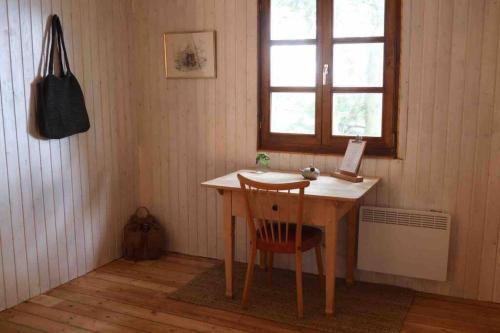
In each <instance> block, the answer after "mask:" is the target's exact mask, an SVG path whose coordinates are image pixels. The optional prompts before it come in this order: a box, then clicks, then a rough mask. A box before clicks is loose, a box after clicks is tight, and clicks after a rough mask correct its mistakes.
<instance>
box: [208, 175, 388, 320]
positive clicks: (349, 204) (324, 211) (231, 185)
mask: <svg viewBox="0 0 500 333" xmlns="http://www.w3.org/2000/svg"><path fill="white" fill-rule="evenodd" d="M238 173H241V174H242V175H244V176H246V177H248V178H251V179H255V180H257V181H260V182H267V183H280V182H281V183H283V182H291V181H297V180H302V179H303V178H302V176H301V175H300V174H298V173H286V172H274V171H273V172H266V173H256V172H255V171H252V170H240V171H238V172H234V173H230V174H228V175H225V176H222V177H219V178H216V179H213V180H209V181H206V182H204V183H203V184H202V185H203V186H207V187H210V188H215V189H217V190H218V192H219V194H221V195H222V196H223V197H224V255H225V269H226V296H228V297H232V296H233V260H234V223H235V220H236V219H235V216H240V217H245V216H246V210H245V202H244V197H243V193H242V191H241V188H240V184H239V181H238V178H237V177H236V175H237V174H238ZM378 181H379V178H374V177H365V179H364V181H363V182H362V183H351V182H348V181H344V180H340V179H337V178H333V177H330V176H321V177H319V178H318V179H317V180H315V181H311V185H310V186H309V187H307V188H306V191H305V197H304V224H310V225H316V226H322V227H324V228H325V251H324V252H325V260H326V282H325V283H326V292H325V294H326V295H325V297H326V300H325V312H326V313H327V314H333V311H334V299H335V257H336V249H337V229H338V222H339V221H340V219H341V218H342V217H344V215H346V214H348V228H347V230H348V236H347V261H346V266H347V269H346V279H347V282H348V283H352V282H353V279H354V265H355V250H356V248H355V246H356V223H357V212H358V203H359V200H360V199H361V198H362V197H363V196H364V195H365V194H366V193H367V192H368V191H369V190H370V189H371V188H372V187H373V186H374V185H375V184H376V183H377V182H378ZM276 195H277V197H276V200H279V199H280V198H279V197H278V195H279V194H276ZM281 199H283V196H282V195H281Z"/></svg>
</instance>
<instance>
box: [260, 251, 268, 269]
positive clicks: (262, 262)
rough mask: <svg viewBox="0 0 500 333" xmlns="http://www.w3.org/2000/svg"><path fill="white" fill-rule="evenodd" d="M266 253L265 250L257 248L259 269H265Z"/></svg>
mask: <svg viewBox="0 0 500 333" xmlns="http://www.w3.org/2000/svg"><path fill="white" fill-rule="evenodd" d="M266 258H267V253H266V252H265V251H262V250H259V263H260V265H259V266H260V269H262V270H266V269H267V267H266V262H267V259H266Z"/></svg>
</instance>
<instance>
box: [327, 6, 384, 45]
mask: <svg viewBox="0 0 500 333" xmlns="http://www.w3.org/2000/svg"><path fill="white" fill-rule="evenodd" d="M384 2H385V0H335V1H334V8H333V14H334V15H333V36H334V37H374V36H383V35H384V11H385V8H384V7H385V6H384Z"/></svg>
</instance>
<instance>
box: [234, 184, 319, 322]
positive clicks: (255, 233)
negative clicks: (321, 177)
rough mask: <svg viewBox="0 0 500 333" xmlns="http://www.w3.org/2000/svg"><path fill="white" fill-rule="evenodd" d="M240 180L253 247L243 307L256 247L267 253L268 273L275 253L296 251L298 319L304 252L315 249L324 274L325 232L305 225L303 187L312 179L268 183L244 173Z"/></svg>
mask: <svg viewBox="0 0 500 333" xmlns="http://www.w3.org/2000/svg"><path fill="white" fill-rule="evenodd" d="M238 179H239V181H240V186H241V188H242V190H243V191H244V193H245V202H246V207H247V224H248V229H249V232H250V250H251V251H250V258H249V261H248V268H247V273H246V279H245V287H244V290H243V301H242V303H243V306H244V307H245V306H246V305H247V303H248V296H249V292H250V288H251V285H252V277H253V271H254V265H255V256H256V253H257V250H259V251H260V253H261V255H262V254H263V253H266V254H267V257H268V259H269V267H268V268H269V274H271V269H272V258H273V253H290V254H292V253H294V254H295V279H296V284H297V311H298V316H299V318H302V317H303V315H304V304H303V303H304V302H303V290H302V252H305V251H308V250H311V249H313V248H314V249H315V250H316V261H317V265H318V273H319V275H320V277H322V276H323V261H322V258H321V239H322V232H321V230H320V229H318V228H314V227H311V226H306V225H302V222H303V211H304V189H305V188H306V187H308V186H309V181H298V182H292V183H280V184H269V183H261V182H257V181H253V180H251V179H248V178H246V177H244V176H242V175H241V174H238ZM297 190H298V193H297ZM269 276H270V275H269Z"/></svg>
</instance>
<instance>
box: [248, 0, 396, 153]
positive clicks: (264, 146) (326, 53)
mask: <svg viewBox="0 0 500 333" xmlns="http://www.w3.org/2000/svg"><path fill="white" fill-rule="evenodd" d="M271 1H272V0H259V19H258V25H259V33H258V37H259V40H258V54H259V59H258V70H259V79H258V95H259V112H258V136H257V137H258V149H260V150H270V151H286V152H302V153H320V154H344V152H345V150H346V148H347V143H348V141H349V139H351V138H352V137H349V136H333V135H332V111H331V110H332V96H333V92H346V93H355V92H382V93H383V101H382V137H364V140H366V141H367V146H366V150H365V154H366V155H372V156H389V157H396V152H397V113H398V87H399V43H400V34H401V0H385V19H384V25H385V27H384V30H385V31H384V36H383V37H345V38H333V31H332V30H333V2H334V1H335V0H316V38H315V39H307V40H304V39H302V40H286V41H284V40H278V41H271V34H270V32H271V31H270V28H271V25H270V23H271V22H270V4H271ZM325 13H330V14H325ZM374 42H377V43H380V42H384V74H383V87H382V88H364V87H363V88H359V87H342V88H341V87H333V85H332V75H331V72H332V70H331V69H332V65H333V57H332V56H333V54H332V53H333V44H339V43H354V44H357V43H374ZM306 44H308V45H316V63H317V64H318V68H316V86H315V87H271V86H270V84H271V82H270V75H271V71H270V70H271V68H270V66H271V54H270V53H271V46H272V45H306ZM325 59H326V61H325ZM323 64H328V65H329V69H330V71H329V74H328V76H327V80H326V84H323V82H322V81H323V78H322V68H323ZM271 92H315V94H316V108H315V133H314V134H284V133H272V132H271V105H270V104H271V100H270V99H271Z"/></svg>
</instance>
